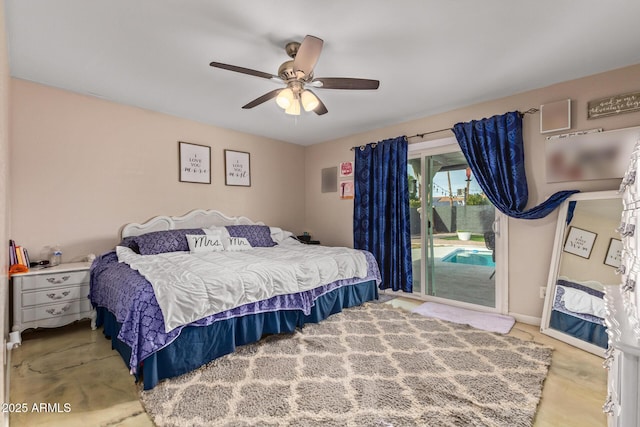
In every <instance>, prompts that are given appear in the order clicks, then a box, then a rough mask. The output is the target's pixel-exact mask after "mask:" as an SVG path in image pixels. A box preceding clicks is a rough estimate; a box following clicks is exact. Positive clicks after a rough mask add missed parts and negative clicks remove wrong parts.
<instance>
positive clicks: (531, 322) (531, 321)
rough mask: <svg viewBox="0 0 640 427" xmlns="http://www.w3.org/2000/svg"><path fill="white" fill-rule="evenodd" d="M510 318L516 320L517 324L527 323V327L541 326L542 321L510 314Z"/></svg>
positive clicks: (524, 315)
mask: <svg viewBox="0 0 640 427" xmlns="http://www.w3.org/2000/svg"><path fill="white" fill-rule="evenodd" d="M509 316H511V317H513V318H514V319H516V322H520V323H526V324H527V325H533V326H540V325H541V324H542V319H541V318H540V317H533V316H527V315H526V314H519V313H511V312H510V313H509Z"/></svg>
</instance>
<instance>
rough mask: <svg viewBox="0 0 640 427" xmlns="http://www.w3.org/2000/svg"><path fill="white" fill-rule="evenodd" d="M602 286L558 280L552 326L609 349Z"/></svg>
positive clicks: (552, 311)
mask: <svg viewBox="0 0 640 427" xmlns="http://www.w3.org/2000/svg"><path fill="white" fill-rule="evenodd" d="M603 296H604V292H603V286H602V284H600V283H599V282H595V281H588V282H579V281H574V280H571V279H570V278H568V277H563V276H561V277H559V278H558V281H557V283H556V293H555V296H554V301H553V307H552V310H551V316H550V321H549V327H551V328H553V329H556V330H559V331H562V332H564V333H567V334H569V335H571V336H573V337H575V338H578V339H580V340H583V341H586V342H588V343H591V344H595V345H597V346H598V347H601V348H604V349H606V348H607V346H608V337H607V331H606V326H605V324H604V317H605V307H604V300H603Z"/></svg>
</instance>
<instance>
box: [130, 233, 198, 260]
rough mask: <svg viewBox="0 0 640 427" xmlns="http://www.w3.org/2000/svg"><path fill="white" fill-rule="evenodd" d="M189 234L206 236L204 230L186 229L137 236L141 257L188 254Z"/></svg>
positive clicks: (136, 241) (136, 240)
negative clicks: (166, 253) (175, 253)
mask: <svg viewBox="0 0 640 427" xmlns="http://www.w3.org/2000/svg"><path fill="white" fill-rule="evenodd" d="M187 234H204V231H203V230H202V228H185V229H182V230H167V231H153V232H151V233H146V234H141V235H140V236H136V237H135V239H134V241H135V243H136V244H137V245H138V251H139V253H140V255H156V254H163V253H165V252H180V251H183V252H188V251H189V242H188V241H187V237H186V235H187Z"/></svg>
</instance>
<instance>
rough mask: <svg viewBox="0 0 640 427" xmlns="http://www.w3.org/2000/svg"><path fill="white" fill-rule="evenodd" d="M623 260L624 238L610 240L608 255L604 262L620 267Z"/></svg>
mask: <svg viewBox="0 0 640 427" xmlns="http://www.w3.org/2000/svg"><path fill="white" fill-rule="evenodd" d="M621 262H622V240H619V239H614V238H613V237H612V238H611V239H610V240H609V248H608V249H607V256H606V257H605V258H604V263H605V264H606V265H609V266H611V267H615V268H618V267H620V263H621Z"/></svg>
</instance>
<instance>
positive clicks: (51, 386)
mask: <svg viewBox="0 0 640 427" xmlns="http://www.w3.org/2000/svg"><path fill="white" fill-rule="evenodd" d="M422 303H423V301H417V300H413V299H409V298H404V297H401V298H396V299H393V300H391V301H389V302H388V304H391V305H393V306H395V307H400V308H404V309H408V310H410V309H412V308H414V307H416V306H417V305H420V304H422ZM509 335H513V336H517V337H519V338H522V339H525V340H534V341H537V342H542V343H545V344H549V345H551V346H552V347H554V348H555V351H554V353H553V361H552V364H551V368H550V371H549V376H548V377H547V379H546V381H545V384H544V389H543V394H542V400H541V403H540V405H539V408H538V412H537V414H536V419H535V424H534V425H535V426H537V427H546V426H550V427H551V426H553V427H557V426H563V427H571V426H579V427H590V426H593V427H596V426H598V427H600V426H604V425H606V419H605V416H604V414H603V413H602V404H603V403H604V400H605V395H606V371H605V369H603V368H602V359H600V358H599V357H597V356H594V355H592V354H590V353H587V352H584V351H582V350H579V349H577V348H574V347H571V346H569V345H567V344H565V343H563V342H560V341H556V340H554V339H553V338H551V337H548V336H546V335H542V334H540V332H539V331H538V328H537V327H535V326H530V325H525V324H521V323H517V324H516V325H515V327H514V328H513V329H512V331H511V332H510V334H509ZM10 380H11V394H10V396H11V402H13V403H26V404H27V405H28V407H29V411H27V412H26V413H12V414H11V416H10V423H11V426H65V427H72V426H82V427H87V426H124V427H129V426H136V427H137V426H140V427H143V426H152V425H153V423H152V422H151V420H150V419H149V417H148V416H147V414H146V412H145V411H144V408H143V407H142V405H141V403H140V400H139V399H138V387H137V385H136V384H135V383H134V381H133V377H131V376H130V375H129V373H128V369H127V367H126V366H125V364H124V362H123V361H122V359H121V358H120V355H119V354H117V353H116V352H115V351H114V350H111V343H110V341H109V340H107V339H105V338H104V336H103V334H102V330H97V331H92V330H91V328H90V327H89V323H88V322H79V323H77V324H74V325H69V326H67V327H64V328H57V329H41V330H37V331H33V332H31V331H27V332H25V333H24V334H23V345H22V346H21V347H19V348H17V349H15V350H13V352H12V360H11V379H10ZM43 402H45V403H53V404H55V403H58V404H59V405H58V406H57V407H56V406H55V405H50V406H49V412H34V411H33V410H32V409H33V404H34V403H43ZM65 404H68V405H67V407H66V408H68V409H69V410H68V411H67V412H65ZM53 410H55V411H54V412H51V411H53Z"/></svg>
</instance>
